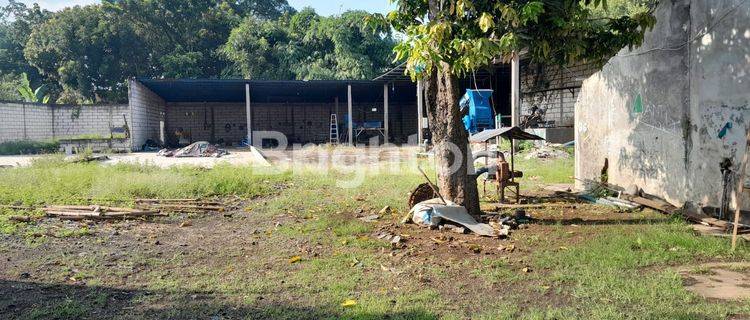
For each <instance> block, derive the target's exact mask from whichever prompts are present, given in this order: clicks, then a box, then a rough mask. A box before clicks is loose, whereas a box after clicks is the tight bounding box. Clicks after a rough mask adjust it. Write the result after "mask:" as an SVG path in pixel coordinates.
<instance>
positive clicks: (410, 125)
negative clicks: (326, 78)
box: [166, 102, 417, 146]
mask: <svg viewBox="0 0 750 320" xmlns="http://www.w3.org/2000/svg"><path fill="white" fill-rule="evenodd" d="M352 108H353V110H354V112H353V118H354V122H362V121H373V120H375V121H378V120H379V121H382V120H383V106H382V103H380V104H377V103H353V104H352ZM373 108H376V111H372V109H373ZM252 109H253V130H254V131H277V132H281V133H283V134H284V135H286V137H287V139H288V142H289V143H302V144H304V143H326V142H328V141H329V126H330V119H331V114H332V113H337V117H338V120H339V123H340V124H341V126H340V128H339V134H341V135H342V136H343V135H344V134H345V133H346V130H347V129H346V127H345V126H343V123H344V121H345V119H344V117H345V115H346V112H347V106H346V103H341V102H339V106H338V112H336V104H335V103H334V102H331V103H253V105H252ZM389 111H390V114H389V123H390V128H389V129H390V132H389V134H390V135H391V137H392V138H393V139H392V140H395V141H404V142H405V141H406V137H407V136H408V135H410V134H415V133H416V118H417V117H416V106H412V105H410V104H403V103H395V104H394V103H391V104H390V109H389ZM246 122H247V120H246V117H245V104H244V103H167V107H166V128H167V129H166V131H167V138H168V140H169V142H171V143H174V142H176V137H175V135H174V133H175V132H176V131H177V130H178V129H181V130H182V131H184V132H190V135H191V138H192V141H201V140H204V141H214V142H217V141H219V139H223V140H224V142H225V143H227V144H228V145H232V146H237V145H238V144H239V142H240V141H241V140H242V139H243V138H244V137H245V136H246V135H247V128H246Z"/></svg>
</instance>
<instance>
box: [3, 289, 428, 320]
mask: <svg viewBox="0 0 750 320" xmlns="http://www.w3.org/2000/svg"><path fill="white" fill-rule="evenodd" d="M237 300H240V301H237ZM241 300H242V299H241V298H232V297H227V296H225V295H219V294H213V293H211V292H189V293H185V292H183V293H174V292H160V291H145V290H122V289H117V288H109V287H99V286H84V285H68V284H43V283H35V282H27V281H8V280H0V319H111V318H116V319H123V318H126V319H339V318H346V319H437V318H438V317H437V315H434V314H430V313H428V312H426V311H421V310H415V311H407V312H395V313H367V312H362V313H359V312H357V310H356V309H351V310H348V311H349V312H347V310H344V308H343V307H340V306H338V305H334V306H313V307H305V306H294V305H288V304H286V305H282V304H278V303H274V302H272V301H268V302H265V301H263V300H262V299H256V301H255V302H252V303H243V302H242V301H241ZM354 308H356V306H355V307H354Z"/></svg>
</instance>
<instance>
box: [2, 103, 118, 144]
mask: <svg viewBox="0 0 750 320" xmlns="http://www.w3.org/2000/svg"><path fill="white" fill-rule="evenodd" d="M123 114H126V115H128V114H129V112H128V106H127V105H84V106H68V105H46V104H37V103H23V102H1V103H0V118H1V119H2V121H0V142H7V141H19V140H33V141H44V140H54V139H69V138H76V137H80V136H83V135H86V136H100V137H104V138H106V137H109V136H110V133H111V131H112V128H113V127H122V126H123V124H124V120H123V117H122V115H123Z"/></svg>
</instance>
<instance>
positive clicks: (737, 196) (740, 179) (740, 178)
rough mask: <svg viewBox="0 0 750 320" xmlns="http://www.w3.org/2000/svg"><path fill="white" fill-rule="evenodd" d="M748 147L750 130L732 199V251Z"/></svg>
mask: <svg viewBox="0 0 750 320" xmlns="http://www.w3.org/2000/svg"><path fill="white" fill-rule="evenodd" d="M749 146H750V130H747V132H746V138H745V154H744V155H742V162H740V172H739V174H738V175H737V188H735V189H734V193H732V197H733V198H734V206H735V208H734V223H733V224H734V226H733V228H732V251H734V249H736V248H737V230H739V225H740V212H741V211H742V192H743V191H744V189H745V187H744V185H745V168H746V167H747V154H748V147H749Z"/></svg>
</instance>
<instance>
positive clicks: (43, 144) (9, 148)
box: [0, 140, 60, 155]
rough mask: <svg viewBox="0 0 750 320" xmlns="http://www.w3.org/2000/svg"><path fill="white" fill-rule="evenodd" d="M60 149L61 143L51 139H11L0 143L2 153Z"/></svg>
mask: <svg viewBox="0 0 750 320" xmlns="http://www.w3.org/2000/svg"><path fill="white" fill-rule="evenodd" d="M58 150H60V143H59V142H57V141H56V140H50V141H31V140H22V141H9V142H3V143H0V155H19V154H42V153H55V152H57V151H58Z"/></svg>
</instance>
